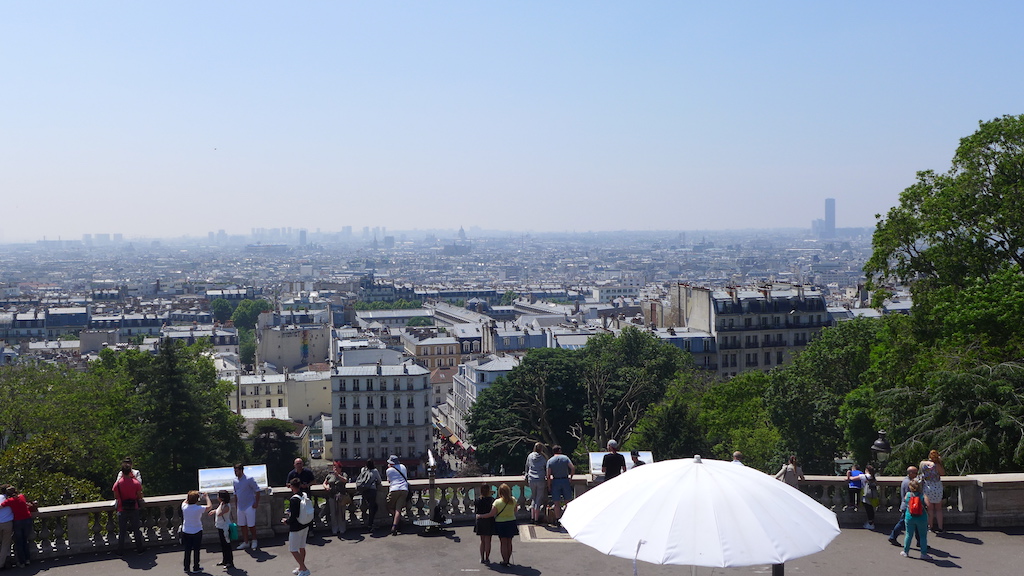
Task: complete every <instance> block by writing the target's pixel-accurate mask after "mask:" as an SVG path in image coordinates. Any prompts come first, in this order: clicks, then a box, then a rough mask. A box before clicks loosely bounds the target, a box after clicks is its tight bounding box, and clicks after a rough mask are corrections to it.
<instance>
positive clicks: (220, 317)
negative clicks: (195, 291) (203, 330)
mask: <svg viewBox="0 0 1024 576" xmlns="http://www.w3.org/2000/svg"><path fill="white" fill-rule="evenodd" d="M210 311H211V312H213V319H214V320H216V321H217V322H220V323H221V324H224V323H225V322H227V321H228V320H230V319H231V314H232V313H233V312H234V309H233V308H232V307H231V303H230V302H228V301H227V300H225V299H224V298H214V300H213V301H212V302H210Z"/></svg>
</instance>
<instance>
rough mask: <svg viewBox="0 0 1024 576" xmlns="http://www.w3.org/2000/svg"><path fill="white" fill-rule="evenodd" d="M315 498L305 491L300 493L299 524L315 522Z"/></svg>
mask: <svg viewBox="0 0 1024 576" xmlns="http://www.w3.org/2000/svg"><path fill="white" fill-rule="evenodd" d="M314 513H315V511H314V510H313V500H312V499H311V498H310V497H309V496H308V495H306V493H305V492H302V493H300V494H299V518H298V520H299V524H302V525H307V524H312V523H313V516H314Z"/></svg>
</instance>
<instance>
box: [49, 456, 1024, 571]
mask: <svg viewBox="0 0 1024 576" xmlns="http://www.w3.org/2000/svg"><path fill="white" fill-rule="evenodd" d="M901 480H902V479H901V478H899V477H888V476H886V477H880V478H879V480H878V485H879V488H880V489H881V498H882V504H881V505H880V506H879V509H878V511H877V513H876V524H879V525H889V524H893V523H895V522H896V520H897V518H898V514H899V504H900V501H899V487H900V481H901ZM410 483H411V485H412V493H411V494H410V497H409V502H408V505H407V509H406V512H405V516H406V519H407V521H414V520H420V519H427V518H429V517H430V514H431V511H430V509H429V508H430V505H429V502H430V496H431V494H430V483H429V481H428V480H425V479H419V480H412V481H411V482H410ZM482 483H487V484H489V485H491V486H492V489H493V490H494V491H495V493H496V489H497V486H498V485H500V484H502V483H508V484H509V485H510V486H512V487H513V495H514V496H515V497H516V498H517V500H518V506H517V515H518V516H519V517H520V518H529V515H530V512H529V499H528V498H527V489H526V483H525V482H524V481H523V477H522V476H504V477H499V476H486V477H478V478H439V479H437V480H435V482H434V487H433V496H434V497H435V499H436V501H437V502H438V504H439V505H440V506H441V509H442V510H443V511H444V513H445V515H446V516H447V517H449V518H451V519H452V520H453V521H454V522H455V523H471V522H472V521H473V519H474V512H473V500H475V499H476V497H477V492H478V490H479V488H480V486H481V484H482ZM572 484H573V489H574V491H575V493H576V494H577V495H578V494H582V493H583V492H585V491H586V490H587V489H589V488H590V487H592V486H593V485H594V484H593V480H592V477H591V476H587V475H577V476H575V477H574V478H573V480H572ZM846 486H847V483H846V479H845V478H843V477H836V476H808V477H807V479H806V480H805V481H804V482H802V483H801V486H800V489H801V490H802V491H804V492H805V493H807V494H808V495H810V496H811V497H812V498H814V499H815V500H817V501H818V502H820V503H821V504H822V506H825V507H826V508H828V509H829V510H832V511H834V512H835V513H836V516H837V517H838V519H839V522H840V524H841V525H847V526H854V525H859V524H862V523H863V522H864V521H865V518H866V516H865V513H864V510H863V507H860V509H859V510H854V509H850V508H849V507H848V506H847V491H846ZM943 486H944V487H945V488H946V494H947V499H946V501H945V502H944V504H945V523H946V524H947V525H957V526H965V525H966V526H977V527H981V528H991V527H1003V526H1024V474H982V475H972V476H960V477H946V478H944V479H943ZM348 489H349V493H350V494H351V493H354V491H355V485H354V484H352V483H350V484H349V485H348ZM290 495H291V491H290V490H289V489H287V488H275V489H273V490H272V493H271V494H270V495H269V497H267V495H266V494H264V495H263V496H262V497H261V498H260V505H259V509H258V510H257V514H256V523H257V532H258V534H259V537H260V538H267V537H271V536H273V535H275V534H283V533H285V532H287V530H288V528H287V526H286V525H285V524H282V523H281V518H283V517H284V510H285V507H286V502H287V498H288V497H289V496H290ZM313 495H314V498H316V499H317V501H318V503H319V504H323V503H324V502H325V494H324V492H323V489H322V487H320V486H316V487H314V488H313ZM386 497H387V489H386V487H385V489H383V490H379V491H378V506H379V511H378V513H377V517H376V523H377V525H378V526H389V525H390V522H391V519H390V518H389V517H388V514H387V511H386V505H385V500H386ZM182 499H183V496H181V495H178V496H157V497H148V498H146V499H145V502H144V504H143V506H142V509H141V511H140V515H141V519H142V520H141V529H142V534H143V536H144V538H145V544H146V546H161V545H166V544H174V543H177V542H178V541H179V534H178V532H179V530H180V527H181V502H182ZM361 500H362V499H361V497H359V496H355V497H354V498H353V501H352V503H351V504H350V505H349V506H348V508H347V510H346V520H347V522H348V525H349V526H361V525H362V518H363V517H362V514H361V511H360V507H361V505H362V504H363V503H362V501H361ZM34 528H35V538H34V542H35V544H36V551H35V553H34V557H40V558H48V557H51V558H52V557H58V556H71V555H75V554H83V553H94V552H104V551H110V550H114V549H116V547H117V513H116V512H115V511H114V503H113V502H112V501H107V502H91V503H83V504H72V505H67V506H50V507H46V508H41V509H40V510H39V513H38V514H37V515H36V519H35V525H34ZM326 529H327V526H326V524H325V518H323V517H321V516H319V515H318V517H317V518H316V520H315V521H314V526H313V530H326ZM203 532H204V539H205V540H206V541H207V542H215V541H216V540H217V534H216V529H215V528H214V527H213V519H212V518H210V517H208V516H204V530H203Z"/></svg>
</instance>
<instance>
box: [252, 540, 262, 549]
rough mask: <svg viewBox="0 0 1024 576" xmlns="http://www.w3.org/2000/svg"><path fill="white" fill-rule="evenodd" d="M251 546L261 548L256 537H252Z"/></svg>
mask: <svg viewBox="0 0 1024 576" xmlns="http://www.w3.org/2000/svg"><path fill="white" fill-rule="evenodd" d="M251 548H252V549H253V550H259V548H260V544H259V542H257V541H256V539H255V538H253V539H252V546H251Z"/></svg>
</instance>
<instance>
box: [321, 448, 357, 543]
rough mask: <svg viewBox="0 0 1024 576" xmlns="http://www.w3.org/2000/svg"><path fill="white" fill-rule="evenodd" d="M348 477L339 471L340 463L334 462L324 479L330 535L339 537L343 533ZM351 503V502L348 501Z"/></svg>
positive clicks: (338, 461)
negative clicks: (329, 516)
mask: <svg viewBox="0 0 1024 576" xmlns="http://www.w3.org/2000/svg"><path fill="white" fill-rule="evenodd" d="M347 484H348V476H346V475H345V473H344V472H342V471H341V461H340V460H335V461H334V463H333V465H332V467H331V471H330V472H328V473H327V478H325V479H324V489H325V490H327V511H328V513H329V514H330V515H331V518H330V520H331V534H337V535H338V536H341V535H342V534H344V533H345V528H346V523H345V514H346V512H347V510H346V509H345V508H346V506H345V499H346V497H347V496H348V489H347V488H346V485H347ZM349 501H350V502H351V500H349Z"/></svg>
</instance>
